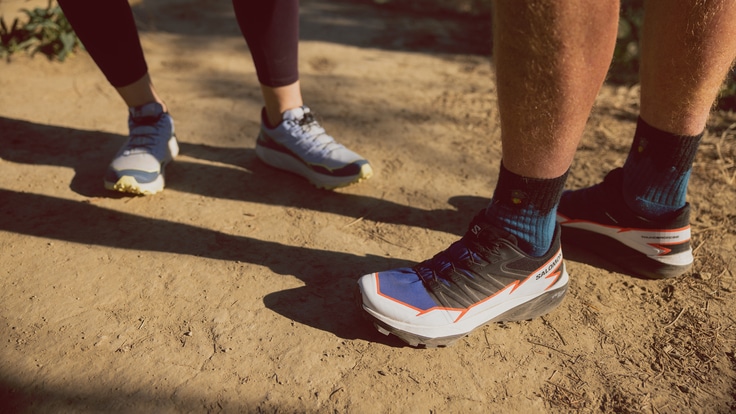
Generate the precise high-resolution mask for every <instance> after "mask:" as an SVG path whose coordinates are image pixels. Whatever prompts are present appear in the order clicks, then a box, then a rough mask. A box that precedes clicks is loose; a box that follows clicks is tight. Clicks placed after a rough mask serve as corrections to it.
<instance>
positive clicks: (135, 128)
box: [105, 102, 179, 195]
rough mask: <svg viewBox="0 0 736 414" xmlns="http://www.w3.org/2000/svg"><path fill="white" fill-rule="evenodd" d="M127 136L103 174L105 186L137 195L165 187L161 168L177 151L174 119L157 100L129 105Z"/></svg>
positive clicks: (155, 191) (152, 192)
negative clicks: (138, 104) (131, 106)
mask: <svg viewBox="0 0 736 414" xmlns="http://www.w3.org/2000/svg"><path fill="white" fill-rule="evenodd" d="M128 127H129V129H130V135H129V136H128V140H127V141H126V142H125V144H124V145H123V146H122V148H120V150H119V151H118V153H117V155H115V158H114V159H113V160H112V162H111V163H110V166H109V167H108V168H107V172H106V173H105V188H107V189H108V190H114V191H120V192H123V193H130V194H136V195H150V194H155V193H158V192H159V191H161V190H163V189H164V168H165V167H166V165H167V164H168V163H170V162H171V161H172V160H173V159H174V158H175V157H176V156H177V155H178V154H179V144H178V143H177V142H176V136H175V135H174V121H173V119H172V118H171V116H170V115H169V114H168V113H167V112H164V108H163V106H162V105H161V104H159V103H157V102H151V103H148V104H145V105H142V106H139V107H135V108H130V116H129V117H128Z"/></svg>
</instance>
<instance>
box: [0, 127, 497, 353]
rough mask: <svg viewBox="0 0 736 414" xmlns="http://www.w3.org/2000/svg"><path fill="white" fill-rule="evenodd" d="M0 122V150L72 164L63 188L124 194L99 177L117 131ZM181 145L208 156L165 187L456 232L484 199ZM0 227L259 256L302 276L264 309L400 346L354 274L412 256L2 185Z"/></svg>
mask: <svg viewBox="0 0 736 414" xmlns="http://www.w3.org/2000/svg"><path fill="white" fill-rule="evenodd" d="M0 131H3V134H2V135H0V158H2V159H4V160H7V161H11V162H16V163H24V164H29V165H52V166H61V167H67V168H70V169H72V170H73V171H74V172H75V175H74V177H73V179H72V181H71V183H70V188H71V190H72V191H74V192H76V193H78V194H81V195H84V196H87V197H115V198H119V197H126V196H125V195H119V194H117V193H115V192H111V191H107V190H105V189H104V187H103V185H102V176H103V174H104V171H105V169H106V168H107V163H108V162H109V158H110V157H112V156H113V154H115V152H116V151H117V150H118V148H119V146H120V145H122V143H123V142H124V140H125V137H123V136H120V135H116V134H110V133H105V132H100V131H82V130H77V129H70V128H63V127H57V126H49V125H39V124H35V123H31V122H26V121H20V120H13V119H8V118H3V117H0ZM182 153H183V154H186V155H187V156H189V157H192V158H197V159H201V160H205V161H209V163H195V162H187V161H183V162H179V161H177V162H175V163H172V164H171V165H170V166H169V167H168V169H167V184H168V187H169V188H174V189H176V190H178V191H182V192H189V193H194V194H199V195H203V196H208V197H214V198H223V199H232V200H243V201H252V202H255V203H260V204H267V205H274V206H295V207H299V208H305V209H312V210H315V211H319V212H327V213H335V214H339V215H343V216H347V217H354V218H356V219H357V218H367V219H370V220H373V221H377V222H386V223H392V224H401V225H409V226H417V227H422V228H428V229H433V230H438V231H443V232H447V233H454V234H458V235H459V234H462V233H463V232H464V230H465V227H466V226H467V222H468V221H469V219H470V218H471V217H472V216H473V215H474V214H475V213H476V212H477V211H478V210H479V209H481V208H483V207H484V206H485V204H487V202H488V201H487V199H483V198H481V197H466V196H460V197H453V198H452V199H451V200H449V202H450V204H451V205H453V206H454V207H455V209H454V210H452V209H444V210H422V209H419V208H415V207H408V206H403V205H400V204H396V203H394V202H391V201H387V200H384V199H379V198H374V197H369V196H360V195H351V194H344V193H340V192H333V191H324V190H318V189H315V188H313V187H311V186H310V185H307V184H306V181H304V180H303V179H301V178H300V177H297V176H294V175H292V174H288V173H285V172H281V171H278V170H275V169H272V168H270V167H268V166H266V165H264V164H262V163H261V162H260V161H259V160H258V159H257V158H256V156H255V153H254V151H253V150H252V149H242V148H218V147H211V146H206V145H193V144H187V143H182ZM213 183H215V184H214V185H213ZM150 228H156V232H149V231H146V230H145V229H150ZM0 230H2V231H8V232H13V233H17V234H24V235H29V236H35V237H43V238H51V239H56V240H63V241H70V242H74V243H80V244H88V245H98V246H108V247H113V248H118V249H134V250H140V251H150V252H166V253H177V254H183V255H189V256H192V257H205V258H212V259H218V260H227V261H242V262H247V263H252V264H257V265H261V266H266V267H268V268H269V269H271V270H272V271H273V272H274V273H277V274H280V275H295V276H296V277H298V278H299V279H301V280H303V281H304V282H305V286H304V287H301V288H298V289H292V290H287V291H281V292H276V293H272V294H270V295H268V296H267V297H265V298H264V305H265V306H266V307H268V308H269V309H271V310H273V311H275V312H277V313H279V314H281V315H283V316H284V317H287V318H289V319H292V320H294V321H296V322H299V323H302V324H305V325H308V326H311V327H314V328H316V329H320V330H323V331H327V332H331V333H333V334H335V335H337V336H338V337H341V338H345V339H356V338H363V339H365V340H368V341H374V342H379V343H385V344H387V345H390V346H403V342H400V341H399V340H397V339H395V338H394V337H384V336H383V335H381V334H379V333H378V332H377V331H376V330H375V329H374V328H373V327H372V326H370V324H369V323H367V322H365V321H363V320H362V311H360V310H359V308H358V307H357V306H356V304H355V303H354V300H353V292H354V290H355V286H356V280H357V278H358V277H359V276H360V275H363V274H367V273H370V272H373V271H376V270H382V269H390V268H396V267H402V266H406V265H410V263H408V262H407V261H404V260H398V259H393V258H386V257H378V256H365V257H364V256H357V255H352V254H347V253H341V252H332V251H324V250H318V249H310V248H308V247H294V246H289V245H284V244H280V243H275V242H269V241H262V240H257V239H251V238H248V237H242V236H235V235H231V234H226V233H223V232H219V231H215V230H210V229H207V228H201V227H197V226H194V225H190V224H183V223H176V222H170V221H166V220H160V219H152V218H147V217H142V216H137V215H133V214H127V213H123V212H118V211H115V210H110V209H106V208H102V207H99V206H96V205H94V204H93V203H92V202H90V201H87V200H85V201H83V202H77V201H71V200H65V199H61V198H56V197H51V196H47V195H41V194H32V193H22V192H17V191H12V190H8V189H0ZM191 240H197V243H191ZM438 247H439V246H438ZM315 263H316V265H315ZM335 310H337V311H338V312H337V314H335V313H336V312H335Z"/></svg>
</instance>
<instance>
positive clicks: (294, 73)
mask: <svg viewBox="0 0 736 414" xmlns="http://www.w3.org/2000/svg"><path fill="white" fill-rule="evenodd" d="M58 1H59V5H60V6H61V8H62V9H63V10H64V15H65V16H66V18H67V20H69V23H71V25H72V27H73V28H74V31H75V32H76V33H77V36H79V39H80V40H81V41H82V43H83V44H84V47H85V48H86V49H87V51H88V52H89V54H90V56H92V59H93V60H94V61H95V63H96V64H97V66H99V68H100V70H102V73H104V74H105V77H107V80H108V81H109V82H110V83H111V84H112V86H115V87H122V86H127V85H130V84H131V83H133V82H135V81H137V80H139V79H140V78H142V77H143V75H145V74H146V73H147V72H148V66H147V65H146V59H145V57H144V56H143V50H142V48H141V42H140V39H139V37H138V30H137V29H136V26H135V21H134V19H133V12H132V11H131V9H130V5H129V4H128V0H106V1H101V0H58ZM232 1H233V8H234V9H235V16H236V19H237V21H238V25H239V26H240V30H241V32H242V33H243V37H245V41H246V42H247V43H248V47H249V48H250V53H251V56H252V58H253V63H254V64H255V66H256V73H257V75H258V81H259V82H260V83H262V84H264V85H266V86H271V87H277V86H284V85H289V84H292V83H294V82H296V81H297V80H299V70H298V42H299V0H232Z"/></svg>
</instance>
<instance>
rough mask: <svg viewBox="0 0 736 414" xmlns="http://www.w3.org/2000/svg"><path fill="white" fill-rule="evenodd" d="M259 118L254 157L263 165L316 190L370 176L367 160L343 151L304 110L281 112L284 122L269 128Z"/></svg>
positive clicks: (262, 116)
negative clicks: (306, 182) (295, 176)
mask: <svg viewBox="0 0 736 414" xmlns="http://www.w3.org/2000/svg"><path fill="white" fill-rule="evenodd" d="M265 116H266V114H265V110H264V111H263V113H262V115H261V132H260V134H258V139H257V140H256V155H258V157H259V158H260V159H261V160H262V161H263V162H265V163H266V164H268V165H270V166H272V167H276V168H279V169H282V170H286V171H289V172H292V173H295V174H298V175H301V176H303V177H305V178H306V179H307V180H309V181H310V182H311V183H312V184H314V185H315V186H316V187H318V188H324V189H328V190H330V189H334V188H338V187H344V186H346V185H350V184H353V183H358V182H360V181H363V180H366V179H368V178H370V177H371V176H372V175H373V169H372V168H371V165H370V163H368V160H366V159H365V158H363V157H361V156H360V155H358V154H356V153H355V152H353V151H351V150H349V149H347V148H345V147H344V146H343V145H342V144H339V143H337V142H336V141H335V139H334V138H332V137H331V136H330V135H327V133H326V132H325V129H324V128H323V127H322V126H321V125H320V124H319V122H317V120H316V119H315V118H314V116H313V115H312V113H311V111H310V109H309V108H308V107H306V106H302V107H299V108H294V109H291V110H288V111H286V112H284V115H283V122H281V123H280V124H279V125H278V126H277V127H276V128H269V127H268V126H267V125H266V122H265Z"/></svg>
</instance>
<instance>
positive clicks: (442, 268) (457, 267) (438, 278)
mask: <svg viewBox="0 0 736 414" xmlns="http://www.w3.org/2000/svg"><path fill="white" fill-rule="evenodd" d="M499 248H500V244H499V243H498V242H497V241H495V242H491V243H490V244H489V245H487V246H482V245H480V244H479V243H477V242H473V241H470V240H467V236H466V237H463V238H462V239H460V240H458V241H456V242H454V243H452V244H451V245H450V247H448V248H447V249H446V250H444V251H442V252H440V253H438V254H436V255H435V256H434V257H432V258H431V259H429V260H426V261H424V262H422V263H419V264H418V265H416V266H414V270H415V272H416V273H417V275H418V276H419V278H420V279H421V280H422V281H423V282H424V284H425V286H427V287H428V288H429V289H432V288H433V287H434V286H437V284H438V283H441V284H444V285H446V286H451V285H452V284H455V283H456V281H457V278H471V279H473V278H475V277H476V276H474V273H473V271H472V270H470V267H471V266H476V265H484V264H488V263H492V262H493V261H494V259H495V258H496V257H499V256H500V252H499Z"/></svg>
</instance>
